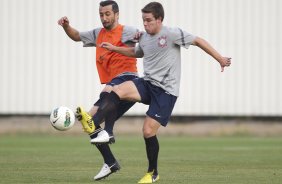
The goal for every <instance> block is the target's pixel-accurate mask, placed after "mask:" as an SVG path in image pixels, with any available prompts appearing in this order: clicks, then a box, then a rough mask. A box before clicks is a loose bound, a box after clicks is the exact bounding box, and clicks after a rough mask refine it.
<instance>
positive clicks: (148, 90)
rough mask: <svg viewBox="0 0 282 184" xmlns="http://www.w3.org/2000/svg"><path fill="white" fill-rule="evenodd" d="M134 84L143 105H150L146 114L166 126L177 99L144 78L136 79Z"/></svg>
mask: <svg viewBox="0 0 282 184" xmlns="http://www.w3.org/2000/svg"><path fill="white" fill-rule="evenodd" d="M133 82H134V84H135V86H136V87H137V90H138V92H139V94H140V96H141V103H143V104H147V105H149V109H148V111H147V112H146V114H147V115H148V116H149V117H151V118H153V119H154V120H156V121H158V122H159V123H160V124H161V125H162V126H166V125H167V123H168V120H169V118H170V116H171V113H172V110H173V108H174V105H175V102H176V100H177V97H176V96H174V95H171V94H169V93H168V92H166V91H165V90H164V89H162V88H160V87H158V86H155V85H153V84H151V83H150V82H149V81H146V80H144V79H143V78H136V79H134V80H133Z"/></svg>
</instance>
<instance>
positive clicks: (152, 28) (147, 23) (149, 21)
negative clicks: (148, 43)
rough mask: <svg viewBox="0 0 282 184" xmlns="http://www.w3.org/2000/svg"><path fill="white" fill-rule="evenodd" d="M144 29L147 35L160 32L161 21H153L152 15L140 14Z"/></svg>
mask: <svg viewBox="0 0 282 184" xmlns="http://www.w3.org/2000/svg"><path fill="white" fill-rule="evenodd" d="M142 18H143V25H144V29H145V30H146V32H147V33H148V34H151V35H154V34H157V33H158V32H159V31H160V30H161V26H162V21H161V19H160V18H158V19H155V17H154V16H153V14H152V13H142Z"/></svg>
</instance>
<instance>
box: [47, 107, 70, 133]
mask: <svg viewBox="0 0 282 184" xmlns="http://www.w3.org/2000/svg"><path fill="white" fill-rule="evenodd" d="M50 122H51V125H52V126H53V127H54V128H55V129H57V130H60V131H65V130H68V129H70V128H71V127H72V126H73V125H74V122H75V118H74V113H73V111H72V110H71V109H69V108H68V107H56V108H54V109H53V110H52V112H51V115H50Z"/></svg>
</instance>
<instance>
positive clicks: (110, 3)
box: [100, 0, 119, 13]
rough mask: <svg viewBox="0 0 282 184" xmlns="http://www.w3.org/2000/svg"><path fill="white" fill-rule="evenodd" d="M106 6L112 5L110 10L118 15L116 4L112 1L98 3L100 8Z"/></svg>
mask: <svg viewBox="0 0 282 184" xmlns="http://www.w3.org/2000/svg"><path fill="white" fill-rule="evenodd" d="M108 5H112V10H113V12H114V13H118V12H119V8H118V4H117V2H115V1H112V0H107V1H101V2H100V6H102V7H104V6H108Z"/></svg>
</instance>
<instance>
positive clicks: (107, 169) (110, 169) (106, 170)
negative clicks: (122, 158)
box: [94, 161, 120, 180]
mask: <svg viewBox="0 0 282 184" xmlns="http://www.w3.org/2000/svg"><path fill="white" fill-rule="evenodd" d="M118 170H120V165H119V163H118V162H117V161H116V162H115V163H114V164H113V165H112V166H108V164H106V163H104V165H103V167H102V168H101V170H100V172H99V173H98V174H97V175H96V176H95V177H94V180H101V179H104V178H106V177H108V176H109V175H110V174H112V173H115V172H117V171H118Z"/></svg>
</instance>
